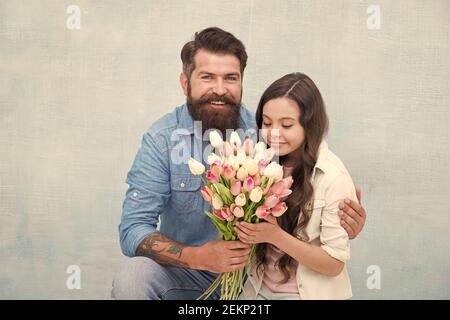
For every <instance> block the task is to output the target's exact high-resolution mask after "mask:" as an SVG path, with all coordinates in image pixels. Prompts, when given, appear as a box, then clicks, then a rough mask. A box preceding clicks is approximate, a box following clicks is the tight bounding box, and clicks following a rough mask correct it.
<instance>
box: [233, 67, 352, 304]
mask: <svg viewBox="0 0 450 320" xmlns="http://www.w3.org/2000/svg"><path fill="white" fill-rule="evenodd" d="M256 120H257V123H258V127H259V128H260V129H262V136H263V139H264V140H265V142H266V143H267V144H268V145H269V146H270V147H272V148H275V149H276V150H277V154H278V155H279V156H280V162H281V164H282V165H283V166H284V170H285V172H284V173H285V176H289V175H292V178H293V179H294V183H293V185H292V190H293V192H292V194H291V195H290V196H289V197H288V198H287V199H286V200H285V201H286V203H287V205H288V207H289V208H288V210H287V211H286V212H285V213H284V214H283V215H282V216H281V217H279V218H274V217H272V216H270V217H272V218H268V219H267V222H261V223H258V224H249V223H245V222H241V223H238V224H237V226H236V231H237V234H238V236H239V238H240V240H241V241H242V242H244V243H249V244H258V245H257V247H256V254H255V257H254V263H253V265H252V267H251V268H250V271H249V274H248V279H247V281H246V283H245V285H244V291H243V293H242V294H241V296H240V299H271V300H272V299H347V298H350V297H351V296H352V290H351V285H350V280H349V277H348V274H347V269H346V267H345V262H346V261H347V260H348V259H349V258H350V247H349V238H348V234H347V232H346V231H345V229H344V228H343V227H342V226H341V224H340V218H339V216H338V212H339V202H340V201H342V200H343V199H345V198H350V199H352V200H354V201H357V198H356V194H355V187H354V185H353V182H352V179H351V177H350V175H349V173H348V171H347V170H346V168H345V166H344V165H343V164H342V162H341V160H339V158H338V157H337V156H336V155H335V154H334V153H332V152H331V151H330V150H329V149H328V145H327V143H326V142H325V141H324V137H325V134H326V132H327V128H328V118H327V115H326V112H325V106H324V103H323V101H322V96H321V94H320V92H319V90H318V89H317V87H316V85H315V84H314V82H313V81H312V80H311V79H310V78H309V77H308V76H306V75H304V74H301V73H292V74H288V75H286V76H284V77H282V78H280V79H278V80H277V81H275V82H274V83H272V84H271V85H270V87H269V88H267V89H266V91H265V92H264V94H263V96H262V97H261V100H260V102H259V105H258V110H257V112H256Z"/></svg>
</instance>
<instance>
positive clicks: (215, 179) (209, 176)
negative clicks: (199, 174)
mask: <svg viewBox="0 0 450 320" xmlns="http://www.w3.org/2000/svg"><path fill="white" fill-rule="evenodd" d="M206 180H208V182H211V183H217V182H219V177H218V176H215V175H214V174H213V173H212V172H211V170H208V171H207V172H206Z"/></svg>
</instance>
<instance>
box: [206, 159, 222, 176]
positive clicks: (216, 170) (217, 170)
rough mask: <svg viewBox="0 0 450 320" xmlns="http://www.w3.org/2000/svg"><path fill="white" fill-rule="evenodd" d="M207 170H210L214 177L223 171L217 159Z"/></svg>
mask: <svg viewBox="0 0 450 320" xmlns="http://www.w3.org/2000/svg"><path fill="white" fill-rule="evenodd" d="M209 170H210V171H211V173H212V174H213V175H215V176H216V177H220V175H221V174H222V172H223V167H222V164H221V163H220V162H219V161H215V162H214V163H213V164H212V165H211V167H210V168H209Z"/></svg>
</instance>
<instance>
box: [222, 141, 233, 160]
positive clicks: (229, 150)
mask: <svg viewBox="0 0 450 320" xmlns="http://www.w3.org/2000/svg"><path fill="white" fill-rule="evenodd" d="M220 153H221V154H222V156H225V157H228V156H229V155H231V154H233V153H234V150H233V147H232V146H231V144H230V143H229V142H228V141H225V142H224V143H222V145H221V146H220Z"/></svg>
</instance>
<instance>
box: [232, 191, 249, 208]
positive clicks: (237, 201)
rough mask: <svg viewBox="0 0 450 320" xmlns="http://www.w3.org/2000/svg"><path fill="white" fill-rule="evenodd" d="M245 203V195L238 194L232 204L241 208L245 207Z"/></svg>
mask: <svg viewBox="0 0 450 320" xmlns="http://www.w3.org/2000/svg"><path fill="white" fill-rule="evenodd" d="M246 202H247V199H246V198H245V194H243V193H241V194H239V195H238V196H237V197H236V198H235V199H234V203H235V204H236V205H237V206H240V207H243V206H245V203H246Z"/></svg>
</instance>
